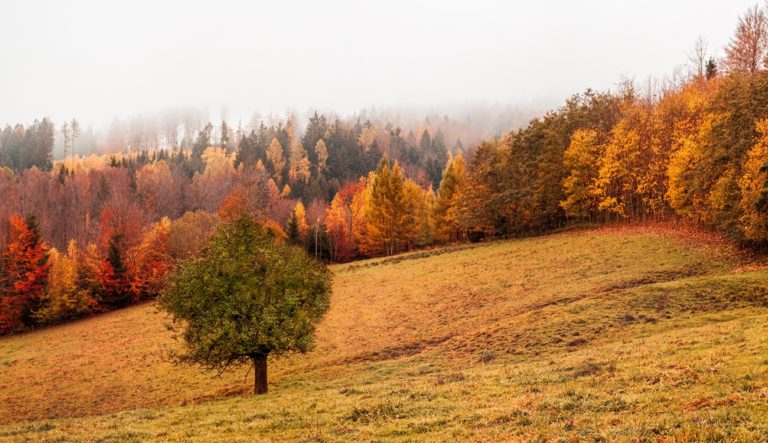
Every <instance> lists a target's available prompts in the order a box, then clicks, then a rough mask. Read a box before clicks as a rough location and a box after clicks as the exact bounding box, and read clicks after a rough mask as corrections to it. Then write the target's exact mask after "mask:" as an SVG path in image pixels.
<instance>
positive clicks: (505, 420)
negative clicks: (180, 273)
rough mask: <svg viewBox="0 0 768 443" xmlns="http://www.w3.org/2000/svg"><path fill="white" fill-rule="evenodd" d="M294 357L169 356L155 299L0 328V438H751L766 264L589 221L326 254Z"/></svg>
mask: <svg viewBox="0 0 768 443" xmlns="http://www.w3.org/2000/svg"><path fill="white" fill-rule="evenodd" d="M333 270H334V279H335V281H334V292H333V298H332V304H331V309H330V311H329V312H328V314H327V315H326V317H325V318H324V320H323V322H322V323H321V325H320V327H319V329H318V333H317V346H316V347H315V349H314V350H313V351H312V352H310V353H308V354H306V355H293V356H289V357H286V358H282V359H275V360H272V361H270V393H269V394H268V395H265V396H260V397H253V396H250V395H248V392H249V390H250V388H251V380H250V379H246V378H245V376H246V369H245V368H241V369H237V370H232V371H229V372H227V373H225V374H222V375H221V376H220V377H217V376H215V374H211V373H207V372H203V371H201V370H200V369H198V368H195V367H185V366H180V367H177V366H174V365H173V364H171V363H170V362H169V361H168V360H167V354H168V353H169V352H170V351H172V350H174V349H178V346H179V345H178V343H176V342H175V341H174V340H173V338H172V334H171V332H169V331H168V330H167V329H166V328H165V327H164V324H166V323H167V319H165V318H164V317H163V315H162V314H160V313H159V312H157V311H156V309H155V307H154V305H152V304H147V305H143V306H137V307H132V308H128V309H124V310H121V311H118V312H113V313H110V314H105V315H101V316H97V317H93V318H89V319H86V320H82V321H79V322H76V323H72V324H68V325H63V326H58V327H54V328H49V329H45V330H41V331H36V332H33V333H28V334H23V335H19V336H15V337H6V338H3V339H0V423H2V424H1V425H0V440H9V441H29V440H43V441H80V440H92V441H143V440H172V441H175V440H185V441H186V440H191V441H211V440H217V441H221V440H226V441H456V440H467V441H516V440H517V441H536V440H540V441H551V440H560V441H585V440H586V441H616V440H619V441H622V440H623V441H760V440H766V438H767V437H766V436H768V378H767V376H766V375H767V374H768V351H767V350H768V337H767V336H768V334H766V332H767V331H768V308H767V306H768V271H766V270H762V269H761V267H759V266H757V267H755V266H752V267H745V266H744V263H743V262H742V260H741V259H740V257H739V256H738V255H736V254H734V253H733V251H732V250H731V249H729V248H727V247H725V246H723V245H722V244H718V243H712V242H708V241H690V239H688V238H683V237H680V236H678V235H675V234H674V233H669V232H653V231H651V232H645V231H643V230H635V231H633V230H616V231H612V230H597V231H586V232H571V233H562V234H558V235H551V236H546V237H539V238H532V239H523V240H510V241H500V242H494V243H489V244H483V245H477V246H471V247H460V248H447V249H438V250H434V251H429V252H417V253H413V254H407V255H403V256H397V257H393V258H386V259H376V260H368V261H363V262H355V263H350V264H346V265H338V266H334V267H333Z"/></svg>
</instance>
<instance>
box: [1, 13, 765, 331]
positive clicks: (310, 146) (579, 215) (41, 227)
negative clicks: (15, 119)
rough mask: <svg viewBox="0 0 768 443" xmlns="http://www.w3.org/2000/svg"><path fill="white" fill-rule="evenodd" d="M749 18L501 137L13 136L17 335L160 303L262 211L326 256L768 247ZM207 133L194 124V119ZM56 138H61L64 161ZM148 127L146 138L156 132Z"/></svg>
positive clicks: (278, 127) (8, 214)
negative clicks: (686, 231)
mask: <svg viewBox="0 0 768 443" xmlns="http://www.w3.org/2000/svg"><path fill="white" fill-rule="evenodd" d="M765 14H766V13H765V11H764V10H763V9H761V8H758V7H755V8H754V9H750V10H749V11H747V12H746V13H745V15H744V16H742V17H741V19H740V21H739V24H738V27H737V29H736V30H735V33H734V35H733V38H732V40H731V42H730V44H729V45H728V47H727V48H725V51H724V56H723V57H722V58H719V57H717V56H716V55H714V54H712V55H710V54H709V53H708V52H706V47H705V46H704V44H703V43H702V42H701V41H699V42H698V43H697V45H696V47H695V48H694V51H693V53H692V56H691V60H690V63H689V66H690V68H689V73H688V74H687V75H685V76H679V77H676V78H674V79H665V80H663V81H649V82H647V83H646V84H642V85H638V84H637V83H635V82H632V81H624V82H622V83H621V84H620V85H619V86H618V87H617V89H616V90H613V91H605V92H598V91H592V90H587V91H585V92H583V93H579V94H576V95H574V96H572V97H571V98H569V99H568V100H567V101H566V102H565V103H564V104H563V105H562V106H561V107H560V108H558V109H556V110H553V111H550V112H548V113H546V114H545V115H543V116H541V117H538V118H535V119H533V120H532V121H531V122H530V123H529V124H528V125H527V126H525V127H523V128H521V129H517V130H512V131H509V132H504V133H502V134H499V135H498V136H495V137H492V138H489V139H486V140H484V141H481V142H478V143H475V144H472V145H464V144H463V142H462V139H461V137H462V135H463V136H464V137H465V139H472V134H471V133H470V134H468V132H471V131H470V129H469V128H468V126H467V125H463V123H462V122H461V121H452V120H450V119H449V118H448V117H447V116H446V117H444V119H437V121H434V119H433V120H429V119H427V120H425V121H423V122H421V123H420V124H419V125H417V126H413V127H410V128H401V127H399V126H397V125H394V124H392V123H391V122H389V121H387V120H386V119H383V120H382V119H380V120H376V121H371V120H365V121H361V120H360V119H359V118H358V119H342V118H338V117H329V116H326V115H322V114H318V113H314V115H312V116H311V118H309V120H308V122H307V123H306V126H305V127H299V125H298V124H297V122H296V120H295V118H293V117H291V116H289V117H288V118H286V119H285V120H282V121H277V122H273V123H270V124H267V123H265V122H264V121H261V122H260V123H259V124H258V125H254V126H253V127H252V128H250V129H246V128H244V127H243V126H242V125H240V126H238V127H236V128H233V127H231V126H229V125H228V124H227V122H226V121H225V122H221V123H220V124H218V125H216V126H215V127H214V125H213V124H211V123H208V124H206V125H204V126H203V127H202V128H200V130H199V131H198V132H197V133H196V134H192V135H187V136H186V137H184V139H183V140H182V141H181V142H180V143H179V142H177V141H176V139H175V136H176V134H177V133H178V128H173V129H172V131H170V133H172V134H173V135H174V136H173V137H172V138H173V139H171V138H168V142H167V143H166V146H165V147H154V148H152V147H146V146H144V145H142V143H140V142H139V143H134V144H133V145H132V148H131V149H130V150H129V151H122V152H115V153H111V154H110V153H108V154H91V155H88V156H85V155H73V154H74V153H75V152H76V148H77V142H78V138H79V137H80V132H81V131H80V128H79V125H78V123H77V122H76V121H72V122H66V123H64V124H63V125H55V124H54V123H53V122H51V121H50V120H49V119H45V118H44V119H42V120H39V121H35V122H34V123H32V124H29V125H27V126H25V125H23V124H16V125H14V126H6V127H5V129H3V130H2V133H1V134H0V166H2V167H0V195H2V196H3V203H2V205H1V206H0V219H1V220H2V223H0V248H2V251H3V252H2V255H1V257H2V259H1V260H0V268H1V269H2V280H0V289H1V293H0V294H1V296H0V332H2V333H6V334H7V333H11V332H15V331H20V330H25V329H30V328H35V327H39V326H44V325H48V324H53V323H59V322H63V321H67V320H70V319H73V318H78V317H82V316H85V315H88V314H92V313H97V312H104V311H108V310H112V309H115V308H119V307H123V306H127V305H129V304H134V303H139V302H141V301H144V300H150V299H153V298H155V297H156V296H157V295H158V294H159V292H160V291H161V290H162V288H163V284H164V283H163V282H164V279H165V277H166V274H167V273H168V272H169V271H170V270H172V269H173V268H174V263H175V262H176V261H177V260H181V259H184V258H187V257H190V256H194V255H195V254H198V253H199V252H200V251H201V250H202V249H203V248H204V247H205V244H206V242H207V238H208V237H209V236H210V235H211V233H212V232H213V230H214V228H215V227H216V226H217V225H218V224H219V223H222V222H223V221H224V222H226V221H228V220H230V221H231V220H236V219H237V218H238V217H240V216H241V215H242V214H250V215H251V216H252V217H253V218H254V219H255V220H257V221H258V223H260V224H261V225H262V226H264V227H266V228H267V229H268V231H269V232H270V233H271V235H273V236H274V238H275V239H277V241H280V242H286V243H289V244H295V245H299V246H301V247H302V248H304V249H305V250H306V251H307V252H308V253H309V254H310V255H311V256H314V257H316V258H319V259H322V260H325V261H328V262H346V261H350V260H355V259H359V258H363V257H377V256H383V255H392V254H397V253H400V252H404V251H410V250H414V249H419V248H429V247H432V246H434V245H441V244H448V243H457V242H467V241H479V240H485V239H491V238H494V237H508V236H524V235H534V234H541V233H546V232H549V231H552V230H555V229H558V228H561V227H564V226H566V225H569V224H574V223H611V222H619V221H629V222H643V221H649V220H653V221H659V220H671V219H675V220H683V219H684V220H688V221H690V222H693V223H696V224H700V225H702V226H705V227H707V228H709V229H714V230H718V231H720V232H723V233H725V234H727V235H728V236H730V237H732V238H734V239H737V240H738V241H739V242H742V243H744V244H748V245H750V246H752V247H755V248H762V247H764V246H765V245H766V244H767V242H768V210H766V208H768V163H766V162H767V161H768V160H766V159H768V71H766V70H765V69H764V68H765V67H766V63H767V62H768V19H766V15H765ZM186 132H189V131H186ZM55 140H56V141H57V142H59V143H61V144H62V145H63V153H62V155H61V156H59V157H60V158H57V159H54V158H53V148H54V142H55ZM139 140H141V137H139Z"/></svg>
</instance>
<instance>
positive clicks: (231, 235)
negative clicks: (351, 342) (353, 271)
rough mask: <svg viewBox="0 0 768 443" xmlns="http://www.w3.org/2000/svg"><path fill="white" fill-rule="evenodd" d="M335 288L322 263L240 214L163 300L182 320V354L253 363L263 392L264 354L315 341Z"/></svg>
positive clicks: (212, 364) (182, 269) (218, 365)
mask: <svg viewBox="0 0 768 443" xmlns="http://www.w3.org/2000/svg"><path fill="white" fill-rule="evenodd" d="M330 292H331V274H330V272H329V271H328V269H327V268H326V267H325V266H324V265H323V264H322V263H320V262H318V261H315V260H313V259H311V258H309V257H308V256H307V255H306V253H304V251H302V250H301V249H299V248H296V247H292V246H286V245H281V244H277V243H276V242H275V241H274V240H273V239H272V238H271V236H270V235H269V234H268V233H267V232H266V231H265V230H264V229H263V228H262V227H260V226H258V225H257V224H256V223H254V222H253V220H252V219H251V218H250V217H249V216H243V217H241V218H240V219H238V220H237V221H236V222H235V223H233V224H224V225H221V226H220V227H219V228H218V229H217V231H216V233H215V234H214V236H213V237H212V239H211V243H210V245H209V246H208V248H207V250H206V251H205V253H204V254H203V255H202V256H201V257H199V258H192V259H189V260H186V261H184V262H182V263H181V265H180V266H179V268H178V270H177V272H176V273H175V274H174V275H173V276H172V277H171V282H170V284H169V286H168V288H167V290H166V291H165V292H164V294H163V295H162V296H161V297H160V299H159V303H160V306H161V307H162V308H164V309H165V310H167V311H168V312H169V313H171V314H172V315H173V317H174V319H175V320H178V321H181V322H183V324H184V325H185V327H184V330H183V333H182V336H183V338H184V340H185V342H186V345H187V353H186V354H184V355H182V356H181V357H180V359H181V360H182V361H188V362H193V363H198V364H202V365H204V366H206V367H208V368H211V369H218V370H220V371H223V370H225V369H226V368H228V367H230V366H231V365H236V364H245V363H251V364H252V365H253V368H254V394H264V393H266V392H267V356H268V355H279V354H283V353H286V352H291V351H298V352H306V351H307V350H309V349H310V348H311V346H312V344H313V336H314V330H315V326H316V325H317V323H318V322H319V321H320V319H321V317H322V315H323V314H324V313H325V311H326V310H327V309H328V307H329V302H330Z"/></svg>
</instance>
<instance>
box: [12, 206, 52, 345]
mask: <svg viewBox="0 0 768 443" xmlns="http://www.w3.org/2000/svg"><path fill="white" fill-rule="evenodd" d="M49 268H50V265H49V264H48V247H47V246H46V245H45V243H43V241H42V240H41V239H40V233H39V232H38V229H37V222H36V221H35V218H34V217H31V216H30V217H27V218H26V219H24V218H22V217H21V216H19V215H14V216H12V217H11V218H10V241H9V242H8V245H7V246H6V248H5V251H4V253H3V256H2V264H1V267H0V276H1V277H0V278H1V279H2V280H1V281H0V291H1V292H0V333H9V332H13V331H15V330H17V329H19V328H21V327H22V326H26V327H32V326H34V318H33V313H34V311H35V310H36V309H37V308H38V307H39V305H40V301H41V300H42V298H43V294H44V291H45V287H46V284H47V281H48V272H49Z"/></svg>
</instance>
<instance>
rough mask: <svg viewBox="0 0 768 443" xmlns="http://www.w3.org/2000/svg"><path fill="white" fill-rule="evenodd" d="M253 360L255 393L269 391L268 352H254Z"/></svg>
mask: <svg viewBox="0 0 768 443" xmlns="http://www.w3.org/2000/svg"><path fill="white" fill-rule="evenodd" d="M251 360H253V393H254V395H259V394H266V393H267V354H254V355H252V356H251Z"/></svg>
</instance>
